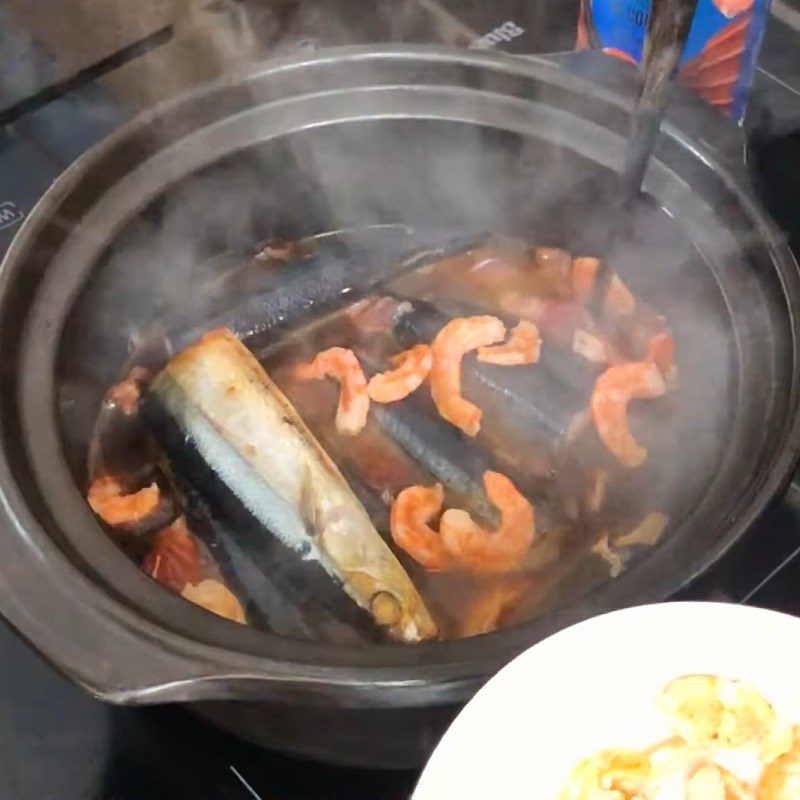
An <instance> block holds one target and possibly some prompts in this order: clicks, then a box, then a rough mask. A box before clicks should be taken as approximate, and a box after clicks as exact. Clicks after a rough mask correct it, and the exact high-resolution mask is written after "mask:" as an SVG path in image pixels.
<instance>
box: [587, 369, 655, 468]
mask: <svg viewBox="0 0 800 800" xmlns="http://www.w3.org/2000/svg"><path fill="white" fill-rule="evenodd" d="M665 391H666V385H665V384H664V379H663V377H662V376H661V373H660V372H659V370H658V367H657V366H656V365H655V364H653V363H652V362H646V361H637V362H633V363H627V364H617V365H616V366H613V367H609V369H607V370H606V371H605V372H604V373H603V374H602V375H601V376H600V377H599V378H598V379H597V383H596V384H595V387H594V391H593V392H592V399H591V403H590V406H591V411H592V418H593V419H594V424H595V427H596V428H597V435H598V436H599V437H600V439H601V440H602V442H603V444H604V445H605V446H606V447H607V448H608V450H609V451H610V452H611V453H612V454H613V455H614V456H615V457H616V458H617V460H618V461H620V462H621V463H622V464H624V465H625V466H626V467H638V466H640V465H641V464H642V463H643V462H644V460H645V458H647V450H646V449H645V448H644V447H641V446H640V445H639V444H638V443H637V441H636V440H635V439H634V438H633V435H632V434H631V432H630V429H629V428H628V403H629V402H630V401H631V400H634V399H639V400H646V399H652V398H654V397H660V396H661V395H662V394H664V392H665Z"/></svg>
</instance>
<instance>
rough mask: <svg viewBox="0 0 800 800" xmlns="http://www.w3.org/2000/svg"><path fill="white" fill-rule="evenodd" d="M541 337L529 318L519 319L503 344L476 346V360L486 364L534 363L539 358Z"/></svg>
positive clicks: (512, 364)
mask: <svg viewBox="0 0 800 800" xmlns="http://www.w3.org/2000/svg"><path fill="white" fill-rule="evenodd" d="M541 347H542V338H541V336H539V330H538V328H537V327H536V325H534V324H533V323H532V322H531V321H530V320H526V319H523V320H520V322H519V324H518V325H517V326H516V327H515V328H513V329H512V331H511V335H510V336H509V338H508V341H507V342H506V343H505V344H496V345H492V346H489V347H486V346H485V347H479V348H478V361H483V362H485V363H487V364H502V365H503V366H514V365H516V364H535V363H536V362H537V361H538V360H539V352H540V350H541Z"/></svg>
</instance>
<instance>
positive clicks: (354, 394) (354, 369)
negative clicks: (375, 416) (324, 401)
mask: <svg viewBox="0 0 800 800" xmlns="http://www.w3.org/2000/svg"><path fill="white" fill-rule="evenodd" d="M297 377H298V378H301V379H305V380H309V379H312V378H316V379H318V380H319V379H322V378H325V377H331V378H336V380H338V381H339V383H340V384H341V387H342V388H341V393H340V394H339V407H338V408H337V409H336V430H337V431H339V433H344V434H347V435H350V436H354V435H355V434H357V433H359V431H361V430H362V428H363V427H364V426H365V425H366V424H367V414H368V413H369V394H368V393H367V379H366V378H365V377H364V372H363V370H362V369H361V365H360V364H359V363H358V359H357V358H356V355H355V353H354V352H353V351H352V350H348V349H347V348H344V347H331V348H330V349H329V350H323V351H322V352H321V353H317V356H316V358H315V359H314V360H313V361H312V362H311V363H310V364H301V365H299V366H298V368H297Z"/></svg>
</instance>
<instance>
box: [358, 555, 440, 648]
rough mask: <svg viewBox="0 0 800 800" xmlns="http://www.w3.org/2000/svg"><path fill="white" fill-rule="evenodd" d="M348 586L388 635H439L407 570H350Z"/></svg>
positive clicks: (417, 638)
mask: <svg viewBox="0 0 800 800" xmlns="http://www.w3.org/2000/svg"><path fill="white" fill-rule="evenodd" d="M393 578H394V579H393ZM345 587H346V588H347V590H348V591H349V592H350V593H351V594H352V595H353V596H354V597H355V599H356V601H357V602H358V603H359V605H361V606H362V607H364V608H366V610H367V611H369V613H370V616H371V617H372V619H373V620H374V622H375V624H376V625H377V626H379V627H380V628H382V629H384V630H385V631H386V633H387V635H388V636H389V638H391V639H394V640H396V641H401V642H406V643H413V642H421V641H424V640H426V639H435V638H436V636H437V633H438V631H437V628H436V623H435V622H434V621H433V618H432V617H431V615H430V613H429V611H428V609H427V608H426V607H425V604H424V603H423V601H422V598H421V597H420V595H419V593H418V592H417V590H416V588H415V587H414V585H413V583H411V580H410V579H409V578H408V576H407V575H406V574H405V572H403V573H402V575H399V574H398V575H396V576H395V575H392V574H391V573H390V574H388V575H375V574H373V573H370V572H364V571H353V572H348V573H347V574H346V575H345Z"/></svg>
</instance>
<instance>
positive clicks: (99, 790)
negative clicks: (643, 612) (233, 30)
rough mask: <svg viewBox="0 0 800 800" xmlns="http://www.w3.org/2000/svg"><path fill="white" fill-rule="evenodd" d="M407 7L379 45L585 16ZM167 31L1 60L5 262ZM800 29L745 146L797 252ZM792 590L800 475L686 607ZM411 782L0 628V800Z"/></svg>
mask: <svg viewBox="0 0 800 800" xmlns="http://www.w3.org/2000/svg"><path fill="white" fill-rule="evenodd" d="M243 5H245V6H246V5H247V3H243ZM290 5H291V4H290ZM399 5H402V6H403V8H404V9H405V11H404V14H405V17H404V18H403V21H402V22H403V24H402V25H401V24H399V23H398V20H397V19H393V18H392V17H391V15H389V16H386V15H384V16H385V24H384V26H383V28H380V27H378V28H376V25H375V23H374V21H373V23H371V26H370V29H369V40H375V41H388V40H392V39H395V40H396V39H398V38H405V39H406V40H409V41H431V42H447V43H457V44H463V45H469V44H470V43H474V42H475V41H476V40H481V44H482V46H492V47H502V48H504V49H506V50H508V51H509V52H513V53H519V54H525V53H541V52H552V51H558V50H565V49H569V47H570V46H571V44H572V36H573V32H574V25H575V16H576V9H577V2H575V3H572V2H568V3H567V2H566V0H565V3H564V4H563V5H558V4H550V3H531V2H529V0H498V1H497V2H494V3H491V4H487V3H485V2H471V0H461V1H460V2H457V1H456V0H452V1H450V2H449V1H448V0H443V1H442V2H435V1H434V0H415V2H411V3H405V4H398V7H399ZM411 6H413V9H412V10H411V11H409V7H411ZM304 19H306V20H313V19H314V15H313V14H308V15H306V17H304ZM3 22H4V21H3V18H2V11H1V10H0V24H3ZM311 28H312V29H311V30H305V31H298V32H296V35H297V36H298V37H299V36H301V34H302V36H303V38H304V40H305V41H304V46H308V43H309V42H311V46H313V41H314V36H313V33H314V31H313V25H312V26H311ZM349 30H350V31H351V34H352V36H354V37H355V39H353V38H351V39H349V41H353V40H359V38H360V39H361V40H365V37H366V36H367V34H366V33H363V34H362V33H359V32H358V25H357V24H355V23H354V25H353V26H352V27H351V28H350V29H349ZM6 31H7V29H6ZM353 31H355V33H353ZM170 35H171V32H170V30H168V29H165V30H164V31H160V32H158V33H157V34H156V35H154V36H151V37H149V39H148V40H146V41H143V42H138V43H134V44H133V45H132V46H131V47H129V48H127V49H126V50H125V51H123V52H121V53H119V54H117V55H116V56H114V57H112V58H110V59H107V60H106V61H105V62H103V63H101V64H99V65H97V66H96V67H94V68H91V69H89V70H87V71H85V73H83V74H81V75H79V76H75V77H73V78H70V79H67V80H62V81H60V82H56V83H53V84H47V82H46V81H44V82H43V81H38V82H34V83H33V84H31V87H30V91H27V92H26V91H20V87H19V85H18V84H15V85H14V86H13V87H11V86H10V85H8V84H7V83H6V84H4V83H3V80H4V78H3V77H2V76H3V75H7V74H8V71H6V70H5V64H4V65H3V67H4V68H3V69H2V70H0V124H2V126H3V127H2V128H1V129H0V253H1V252H4V250H5V248H6V247H7V246H8V242H9V241H10V239H11V237H12V236H13V234H14V232H15V231H16V230H17V228H18V226H19V224H20V222H21V220H22V219H24V217H25V215H26V213H27V212H28V211H29V210H30V209H31V207H32V206H33V204H34V203H35V202H36V200H37V198H38V197H39V196H40V195H41V193H42V192H43V191H44V190H45V189H46V188H47V186H48V185H49V183H50V182H51V181H52V180H53V178H54V177H55V176H56V175H57V174H58V173H60V172H61V171H62V170H63V169H64V168H65V167H66V166H67V165H68V164H69V163H70V162H71V161H72V160H74V159H75V158H76V157H77V156H79V155H80V153H82V152H83V151H84V150H85V149H87V148H88V147H89V146H90V145H91V144H93V143H94V142H96V141H98V140H100V139H101V138H103V137H104V136H105V135H107V134H108V133H109V132H111V131H112V130H114V128H116V127H117V126H119V125H120V124H121V123H122V122H124V121H125V119H126V113H125V112H123V111H122V110H121V108H120V106H119V105H118V104H117V103H116V102H115V98H114V96H113V95H112V94H110V93H109V92H108V89H107V87H106V85H105V84H104V82H103V76H104V75H106V74H108V73H109V71H111V70H113V69H116V68H118V67H120V66H121V65H125V66H126V68H129V69H130V68H131V66H133V68H135V65H136V62H137V59H144V58H147V57H148V54H151V53H152V52H153V51H154V50H155V49H157V48H158V47H160V46H162V45H163V44H164V43H166V42H168V41H169V37H170ZM797 35H798V34H795V33H794V32H793V31H791V30H790V28H789V27H787V26H786V25H785V24H783V22H778V21H775V20H773V23H772V27H771V28H770V30H769V32H768V34H767V40H766V44H765V51H764V54H763V57H762V64H765V65H766V66H765V68H764V69H763V70H762V71H761V72H760V73H759V74H758V76H757V80H756V86H755V89H754V96H753V101H752V103H751V114H750V117H749V119H748V136H749V143H750V166H751V169H752V173H753V178H754V182H755V185H756V187H757V188H758V190H759V192H760V194H761V196H762V199H763V201H764V203H765V204H766V206H767V207H768V208H769V210H770V211H771V212H772V214H773V216H774V217H775V219H776V221H777V222H778V224H779V225H781V226H782V227H783V228H784V230H785V231H786V234H787V236H788V237H789V241H790V243H791V245H792V247H793V248H794V250H795V253H796V254H800V94H798V93H797V90H796V88H795V87H798V86H800V64H796V65H795V66H794V69H795V70H797V71H798V72H797V74H794V73H792V72H791V69H790V68H791V63H792V60H791V59H789V60H788V61H787V60H786V59H785V58H783V54H784V51H785V48H787V47H790V48H796V47H797V40H796V38H795V37H796V36H797ZM23 38H24V37H23ZM5 41H6V43H8V41H9V37H8V35H6V39H5ZM320 41H321V43H324V44H331V43H334V42H331V41H327V40H325V39H324V37H323V38H322V39H321V40H320ZM0 43H2V42H0ZM794 52H795V53H796V49H795V50H794ZM12 57H14V52H13V50H12V51H9V50H8V49H6V51H5V52H3V49H2V47H0V60H8V59H10V58H12ZM26 57H29V58H30V57H32V55H31V53H30V52H28V53H26ZM42 70H43V73H46V68H45V67H42ZM787 70H789V71H788V72H787ZM798 586H800V481H798V483H796V484H794V483H793V484H792V485H790V486H789V488H788V490H787V492H786V494H785V496H784V497H783V499H782V500H780V501H778V502H776V503H775V504H774V505H773V506H772V507H771V508H770V509H769V510H768V511H767V512H766V514H765V515H764V517H763V519H762V520H761V522H760V523H759V524H758V525H757V526H756V528H755V529H754V530H753V531H752V532H751V533H750V534H748V536H747V537H746V538H745V539H743V540H742V541H741V542H739V543H738V544H737V545H736V546H735V547H734V548H733V549H732V550H731V552H730V553H728V555H727V556H726V557H725V558H723V559H722V561H721V562H719V563H718V564H717V565H716V566H715V567H714V569H713V570H712V571H710V572H709V573H707V574H706V575H704V576H703V577H702V578H700V579H699V580H697V581H696V582H695V583H694V584H693V585H692V586H691V587H690V588H689V589H687V590H685V591H684V592H682V593H681V596H680V598H679V599H711V600H724V601H729V602H746V603H752V604H756V605H761V606H767V607H769V608H774V609H778V610H781V611H786V612H789V613H793V614H800V590H798V588H797V587H798ZM416 778H417V773H416V772H412V771H406V772H386V771H366V770H355V769H344V768H338V767H333V766H329V765H324V764H319V763H311V762H306V761H299V760H294V759H290V758H286V757H284V756H281V755H278V754H274V753H267V752H264V751H263V750H260V749H257V748H255V747H251V746H249V745H247V744H244V743H242V742H239V741H237V740H235V739H233V738H231V737H230V736H228V735H226V734H224V733H221V732H220V731H218V730H216V729H214V728H212V727H211V726H209V725H208V724H207V723H205V722H202V721H201V720H199V719H198V718H196V717H194V716H193V715H192V714H191V712H189V711H187V710H186V709H184V708H181V707H173V706H162V707H155V708H145V709H141V708H119V707H111V706H107V705H104V704H102V703H100V702H99V701H96V700H94V699H92V698H90V697H89V696H88V695H86V694H85V693H83V692H82V691H81V690H80V689H78V688H76V687H74V686H73V685H72V684H70V683H69V682H68V681H66V680H65V679H64V678H62V677H61V676H60V675H58V674H57V673H56V672H54V671H53V670H52V669H51V668H50V667H49V666H48V665H46V664H45V663H44V662H43V661H42V660H41V659H40V658H39V657H38V656H37V655H36V654H34V653H33V652H32V651H31V650H30V649H29V648H28V647H27V646H26V644H25V643H24V642H23V641H22V640H21V639H19V638H18V637H17V636H16V635H15V633H14V632H12V631H11V630H10V629H9V628H7V627H6V626H5V625H4V624H3V623H2V622H0V800H34V798H35V800H161V798H163V799H164V800H200V799H201V798H202V800H248V798H250V800H252V799H253V798H256V800H257V799H258V798H262V800H268V799H269V800H294V798H326V799H328V798H332V799H335V798H347V799H348V800H360V798H365V799H366V798H370V800H375V799H376V798H383V799H385V800H394V798H398V799H399V798H407V797H409V795H410V793H411V790H412V789H413V786H414V783H415V781H416Z"/></svg>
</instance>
